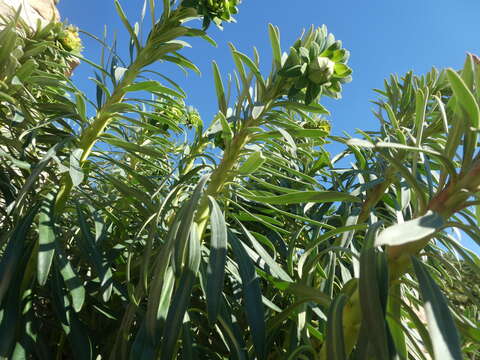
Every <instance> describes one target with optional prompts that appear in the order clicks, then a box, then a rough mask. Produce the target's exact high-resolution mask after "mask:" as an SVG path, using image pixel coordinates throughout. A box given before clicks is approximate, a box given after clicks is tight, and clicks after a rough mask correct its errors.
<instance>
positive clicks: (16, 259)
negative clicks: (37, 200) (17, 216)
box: [0, 206, 39, 304]
mask: <svg viewBox="0 0 480 360" xmlns="http://www.w3.org/2000/svg"><path fill="white" fill-rule="evenodd" d="M38 209H39V206H34V207H32V208H31V209H30V210H29V211H28V213H27V214H26V215H25V216H24V217H23V218H22V219H21V220H20V221H19V222H18V224H17V226H16V227H15V229H14V230H13V232H12V234H11V235H10V236H9V238H8V242H7V246H6V248H5V251H3V253H2V257H1V260H0V304H1V303H2V301H3V298H4V296H5V294H6V293H7V290H8V288H9V287H10V284H11V281H12V279H13V277H14V276H15V274H17V271H18V266H19V264H20V259H21V257H22V256H23V254H24V252H25V248H26V246H27V244H26V240H27V234H28V231H29V230H30V226H31V225H32V222H33V218H34V217H35V215H36V214H37V212H38Z"/></svg>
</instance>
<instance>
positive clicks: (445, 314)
mask: <svg viewBox="0 0 480 360" xmlns="http://www.w3.org/2000/svg"><path fill="white" fill-rule="evenodd" d="M411 259H412V262H413V267H414V269H415V273H416V275H417V279H418V283H419V285H420V293H421V295H422V299H423V305H424V309H425V312H426V315H427V324H428V331H429V333H430V337H431V339H432V344H433V353H434V354H435V358H436V359H445V360H450V359H454V360H460V359H462V358H463V356H462V350H461V346H460V339H459V336H458V332H457V328H456V326H455V322H454V321H453V317H452V314H451V312H450V309H449V308H448V303H447V300H446V299H445V296H444V295H443V294H442V290H441V289H440V287H439V286H438V285H437V284H436V283H435V281H434V280H433V279H432V277H431V276H430V274H429V273H428V271H427V269H426V268H425V266H424V265H423V264H422V263H421V262H420V261H419V260H418V259H417V258H415V257H412V258H411Z"/></svg>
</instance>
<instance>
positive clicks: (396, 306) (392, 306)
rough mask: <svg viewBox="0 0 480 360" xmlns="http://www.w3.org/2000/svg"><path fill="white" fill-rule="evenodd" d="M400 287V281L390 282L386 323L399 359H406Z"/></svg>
mask: <svg viewBox="0 0 480 360" xmlns="http://www.w3.org/2000/svg"><path fill="white" fill-rule="evenodd" d="M400 299H401V288H400V283H396V284H392V286H391V287H390V291H389V296H388V304H387V309H388V310H387V324H388V328H389V330H390V334H391V335H392V340H393V343H394V345H395V350H396V352H397V354H398V355H399V356H400V359H402V360H406V359H408V350H407V343H406V341H405V334H404V333H403V329H402V326H401V324H402V314H401V300H400Z"/></svg>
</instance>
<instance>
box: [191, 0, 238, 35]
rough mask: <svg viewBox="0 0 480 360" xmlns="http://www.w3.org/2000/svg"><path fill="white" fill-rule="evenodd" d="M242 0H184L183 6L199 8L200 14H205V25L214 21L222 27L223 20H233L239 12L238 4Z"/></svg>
mask: <svg viewBox="0 0 480 360" xmlns="http://www.w3.org/2000/svg"><path fill="white" fill-rule="evenodd" d="M240 2H241V0H183V1H182V6H184V7H191V8H194V9H196V10H197V13H198V15H200V16H203V27H204V29H206V28H208V26H209V25H210V23H211V22H212V21H213V22H214V23H215V25H217V26H218V27H220V28H221V26H222V22H223V21H227V22H232V21H235V20H234V19H233V15H235V14H237V13H238V7H237V6H238V5H239V4H240Z"/></svg>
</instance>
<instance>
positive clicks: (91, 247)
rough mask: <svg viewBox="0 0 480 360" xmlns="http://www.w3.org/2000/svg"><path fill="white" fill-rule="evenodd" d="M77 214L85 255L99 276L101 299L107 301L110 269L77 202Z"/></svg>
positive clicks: (110, 280) (109, 290)
mask: <svg viewBox="0 0 480 360" xmlns="http://www.w3.org/2000/svg"><path fill="white" fill-rule="evenodd" d="M77 214H78V221H79V226H80V230H81V233H82V235H83V236H82V239H83V242H84V244H85V251H86V254H85V255H86V257H87V259H88V260H89V261H90V262H91V264H92V265H93V266H94V268H95V270H96V272H97V274H98V277H99V278H100V288H101V292H102V297H103V301H105V302H107V301H108V300H109V299H110V296H111V295H112V290H113V278H112V270H111V269H110V267H109V266H108V264H107V262H106V261H105V259H103V257H102V255H101V254H100V252H99V249H98V248H97V244H96V243H95V239H94V238H93V235H92V234H91V232H90V229H89V226H88V224H87V221H86V219H85V216H84V214H83V211H82V209H81V208H80V206H79V205H78V204H77Z"/></svg>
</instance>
